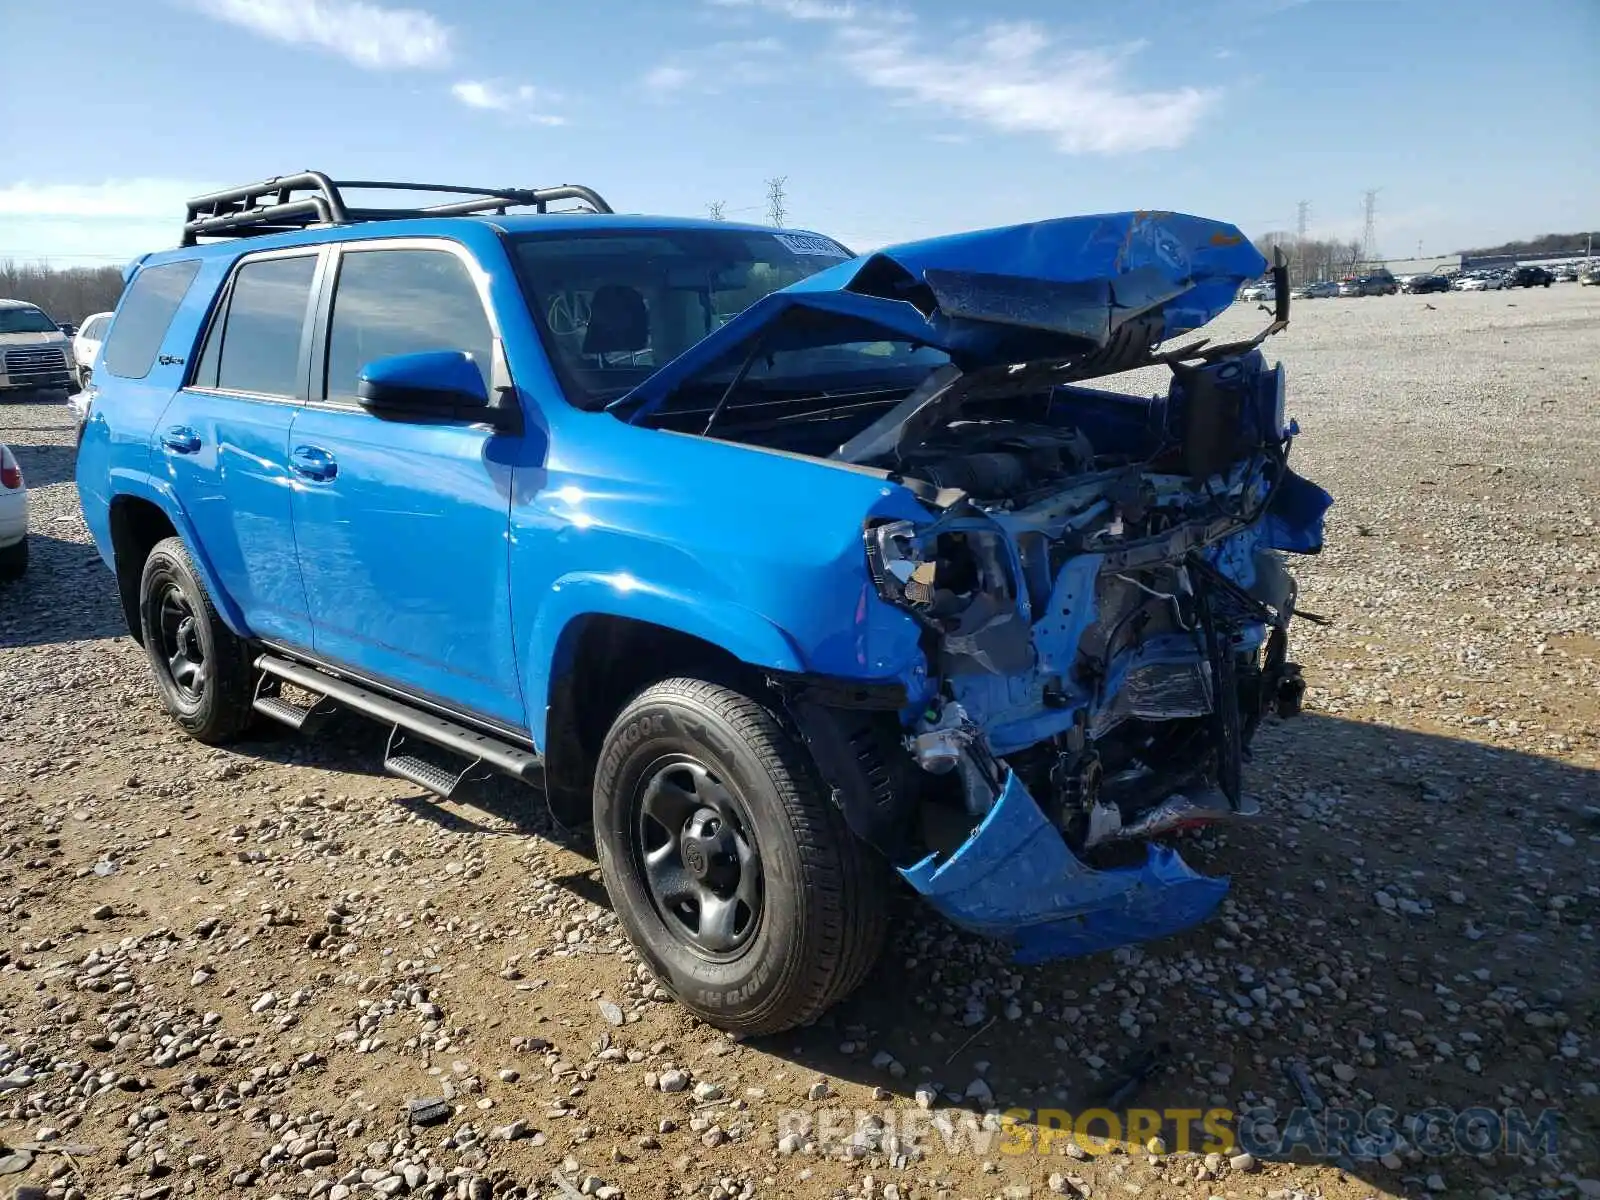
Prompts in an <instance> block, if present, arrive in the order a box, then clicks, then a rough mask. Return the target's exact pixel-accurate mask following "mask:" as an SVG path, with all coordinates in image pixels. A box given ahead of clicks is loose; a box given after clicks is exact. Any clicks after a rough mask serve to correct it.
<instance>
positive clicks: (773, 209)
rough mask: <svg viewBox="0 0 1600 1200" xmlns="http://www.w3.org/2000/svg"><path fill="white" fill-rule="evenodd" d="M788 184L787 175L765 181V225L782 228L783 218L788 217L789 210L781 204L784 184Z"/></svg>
mask: <svg viewBox="0 0 1600 1200" xmlns="http://www.w3.org/2000/svg"><path fill="white" fill-rule="evenodd" d="M788 182H789V177H788V176H787V175H774V176H773V177H772V178H771V179H769V180H767V224H769V225H776V226H778V227H779V228H780V229H781V228H782V227H783V219H784V217H786V216H788V215H789V210H788V209H787V208H786V207H785V206H784V203H783V188H784V184H786V183H788Z"/></svg>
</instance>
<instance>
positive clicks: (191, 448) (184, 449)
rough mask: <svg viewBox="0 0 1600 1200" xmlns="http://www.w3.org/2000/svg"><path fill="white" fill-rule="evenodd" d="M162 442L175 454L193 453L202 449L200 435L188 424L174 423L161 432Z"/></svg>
mask: <svg viewBox="0 0 1600 1200" xmlns="http://www.w3.org/2000/svg"><path fill="white" fill-rule="evenodd" d="M161 444H162V445H163V446H165V447H166V448H167V449H168V450H171V451H172V452H173V453H174V454H193V453H195V452H196V451H197V450H199V449H200V435H199V434H198V433H196V432H195V431H194V430H192V429H190V428H189V427H188V426H187V425H172V426H169V427H168V428H167V429H166V430H165V431H164V432H163V433H162V434H161Z"/></svg>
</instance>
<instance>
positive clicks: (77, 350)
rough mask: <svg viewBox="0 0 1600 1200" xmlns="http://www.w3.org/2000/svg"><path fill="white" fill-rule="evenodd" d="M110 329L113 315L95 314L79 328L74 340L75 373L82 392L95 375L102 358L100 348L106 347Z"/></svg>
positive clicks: (106, 313)
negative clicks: (96, 365) (97, 364)
mask: <svg viewBox="0 0 1600 1200" xmlns="http://www.w3.org/2000/svg"><path fill="white" fill-rule="evenodd" d="M110 328H111V314H110V313H108V312H101V313H95V314H94V315H93V316H91V317H86V318H84V322H83V324H82V325H80V326H79V327H78V333H77V336H76V337H74V338H73V339H72V358H73V363H74V370H73V373H74V374H75V375H76V376H77V379H78V387H79V389H80V390H81V389H83V388H86V387H88V386H89V380H90V378H91V377H92V376H93V375H94V367H95V362H96V361H97V360H98V359H99V357H100V347H101V346H103V345H105V341H106V333H107V331H108V330H109V329H110Z"/></svg>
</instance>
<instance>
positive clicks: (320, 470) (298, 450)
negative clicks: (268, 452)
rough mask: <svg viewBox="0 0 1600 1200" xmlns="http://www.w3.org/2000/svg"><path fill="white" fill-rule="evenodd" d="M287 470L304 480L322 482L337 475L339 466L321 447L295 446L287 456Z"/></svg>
mask: <svg viewBox="0 0 1600 1200" xmlns="http://www.w3.org/2000/svg"><path fill="white" fill-rule="evenodd" d="M289 469H290V470H291V471H293V472H294V473H295V474H296V475H300V476H303V477H304V478H306V479H315V480H317V481H319V482H322V481H326V480H329V479H332V478H333V477H334V476H335V475H337V474H338V473H339V464H338V463H337V462H335V461H334V458H333V455H331V454H329V453H328V452H327V451H326V450H324V449H323V448H322V447H321V446H296V447H295V448H294V451H293V452H292V453H291V454H290V455H289Z"/></svg>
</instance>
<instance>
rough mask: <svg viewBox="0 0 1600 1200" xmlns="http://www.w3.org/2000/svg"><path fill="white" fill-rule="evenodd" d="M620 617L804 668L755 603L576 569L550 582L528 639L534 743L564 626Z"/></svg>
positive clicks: (541, 740)
mask: <svg viewBox="0 0 1600 1200" xmlns="http://www.w3.org/2000/svg"><path fill="white" fill-rule="evenodd" d="M591 616H605V617H622V618H626V619H629V620H634V621H641V622H644V623H646V624H649V625H659V626H662V627H663V628H666V629H671V630H673V631H674V632H677V633H684V634H688V635H689V636H691V637H695V638H699V639H700V640H701V641H704V642H709V643H710V644H711V645H713V646H717V647H719V648H721V649H723V650H725V651H727V652H728V653H729V654H731V655H733V656H734V657H735V658H737V659H739V660H740V661H741V662H744V663H747V664H749V665H750V666H754V667H766V668H769V669H771V670H774V671H790V672H800V671H803V670H805V666H804V662H803V660H802V659H801V656H800V652H799V650H798V649H797V648H796V646H795V644H794V642H793V641H792V640H791V639H790V638H789V635H788V634H787V633H785V632H784V631H783V630H782V629H780V628H779V627H778V626H777V625H774V624H773V623H772V622H771V621H769V620H768V619H767V618H766V617H764V616H762V615H761V614H760V613H758V612H756V611H755V610H753V609H749V608H745V607H744V606H742V605H740V604H738V603H736V602H734V601H732V600H730V599H726V598H724V597H720V596H708V595H705V594H703V593H702V594H695V595H689V594H686V593H684V592H681V591H678V590H676V589H673V588H670V587H666V586H663V585H660V584H656V583H652V582H648V581H645V580H641V579H638V578H636V577H635V576H632V575H629V574H628V573H627V572H620V571H619V572H575V573H573V574H569V575H563V576H562V577H561V578H559V579H558V580H556V582H555V584H554V585H553V586H552V587H551V589H550V591H549V593H548V594H547V595H546V596H545V599H544V603H543V604H542V605H540V608H539V615H538V617H537V618H536V619H535V621H534V624H533V630H532V632H531V634H530V636H529V638H528V641H527V643H526V648H525V651H524V654H525V657H524V658H523V659H522V661H523V663H524V664H525V667H524V672H523V674H524V683H523V694H524V696H525V697H526V700H527V707H528V724H529V731H530V732H531V733H532V735H533V742H534V745H535V746H539V747H544V746H545V745H546V723H547V720H548V717H549V705H550V692H551V685H552V684H553V682H554V681H555V679H556V678H558V677H559V676H560V674H561V673H562V672H563V671H564V670H565V669H566V667H567V665H568V664H567V663H565V662H564V661H562V660H563V658H564V657H565V656H566V655H568V654H570V653H571V646H570V645H569V644H568V641H569V637H568V635H569V632H570V630H571V629H572V628H573V626H574V623H575V622H577V621H579V620H581V619H582V618H584V617H591Z"/></svg>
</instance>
